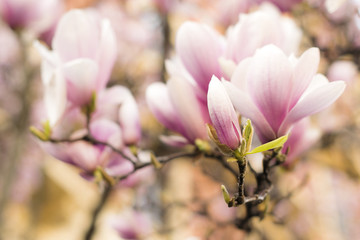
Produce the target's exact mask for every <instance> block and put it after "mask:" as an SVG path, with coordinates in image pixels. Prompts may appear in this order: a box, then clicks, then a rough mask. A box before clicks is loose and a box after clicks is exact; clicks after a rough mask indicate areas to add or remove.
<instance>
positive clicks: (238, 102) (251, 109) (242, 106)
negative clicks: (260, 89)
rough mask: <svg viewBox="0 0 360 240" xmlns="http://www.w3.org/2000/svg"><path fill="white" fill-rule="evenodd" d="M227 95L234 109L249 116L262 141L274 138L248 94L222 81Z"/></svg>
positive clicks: (272, 132) (273, 133)
mask: <svg viewBox="0 0 360 240" xmlns="http://www.w3.org/2000/svg"><path fill="white" fill-rule="evenodd" d="M222 83H223V85H224V87H225V89H226V91H227V93H228V94H229V97H230V99H231V101H232V103H233V104H234V107H235V108H236V110H238V111H239V113H240V114H241V115H242V116H245V117H247V118H250V119H251V121H252V123H253V124H254V125H255V127H256V134H257V135H258V137H259V138H260V140H261V141H262V142H266V140H273V139H275V138H276V135H275V132H274V131H273V130H272V128H271V127H270V125H269V123H268V122H267V121H266V119H265V118H264V116H263V115H262V113H261V112H260V111H259V110H258V108H257V107H256V106H255V104H254V103H253V101H252V100H251V98H250V97H249V95H248V94H247V93H246V92H244V91H242V90H240V89H238V88H237V87H236V86H235V85H234V84H233V83H231V82H228V81H222Z"/></svg>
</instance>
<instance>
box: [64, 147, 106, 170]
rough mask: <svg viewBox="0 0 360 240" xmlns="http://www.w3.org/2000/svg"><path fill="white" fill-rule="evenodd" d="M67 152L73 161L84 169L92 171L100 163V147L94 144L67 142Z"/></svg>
mask: <svg viewBox="0 0 360 240" xmlns="http://www.w3.org/2000/svg"><path fill="white" fill-rule="evenodd" d="M67 152H68V154H69V156H71V159H72V161H73V163H74V165H76V166H78V167H79V168H81V169H84V170H85V171H93V170H95V169H96V167H97V166H98V165H100V164H101V163H100V154H101V152H100V149H99V148H97V147H95V146H94V145H92V144H90V143H87V142H83V141H78V142H74V143H71V144H69V146H68V149H67Z"/></svg>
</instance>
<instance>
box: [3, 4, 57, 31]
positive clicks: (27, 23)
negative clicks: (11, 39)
mask: <svg viewBox="0 0 360 240" xmlns="http://www.w3.org/2000/svg"><path fill="white" fill-rule="evenodd" d="M62 9H63V4H62V1H59V0H0V15H1V17H2V19H3V20H4V21H5V22H6V23H7V24H8V25H9V26H10V27H12V28H31V30H33V31H34V32H35V33H42V32H44V31H46V30H48V28H49V27H51V26H52V25H53V24H54V22H56V20H57V19H58V17H59V16H60V14H61V12H62Z"/></svg>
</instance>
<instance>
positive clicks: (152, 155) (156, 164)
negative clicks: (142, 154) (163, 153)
mask: <svg viewBox="0 0 360 240" xmlns="http://www.w3.org/2000/svg"><path fill="white" fill-rule="evenodd" d="M150 159H151V163H152V165H154V167H155V168H156V169H160V168H162V164H161V163H160V162H159V160H158V159H157V158H156V157H155V155H154V154H153V153H150Z"/></svg>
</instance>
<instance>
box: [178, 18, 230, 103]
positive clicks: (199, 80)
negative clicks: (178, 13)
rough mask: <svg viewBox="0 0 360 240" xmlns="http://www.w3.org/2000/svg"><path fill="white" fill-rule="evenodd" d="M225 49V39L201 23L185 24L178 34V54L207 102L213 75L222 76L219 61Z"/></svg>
mask: <svg viewBox="0 0 360 240" xmlns="http://www.w3.org/2000/svg"><path fill="white" fill-rule="evenodd" d="M224 48H225V41H224V38H223V37H222V36H221V35H220V34H219V33H218V32H216V31H215V30H213V29H212V28H210V27H208V26H206V25H203V24H200V23H195V22H185V23H184V24H182V25H181V27H180V28H179V30H178V32H177V34H176V43H175V49H176V53H177V55H178V56H179V59H180V60H181V62H182V64H183V65H184V67H185V69H186V71H187V72H189V73H190V75H191V76H192V78H193V79H194V81H195V82H196V84H197V86H198V87H197V91H199V92H200V94H201V95H202V98H203V99H204V100H205V101H206V95H207V90H208V86H209V82H210V80H211V77H212V75H215V76H217V77H221V76H222V72H221V68H220V65H219V62H218V59H219V58H220V57H221V56H222V55H223V52H224Z"/></svg>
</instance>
